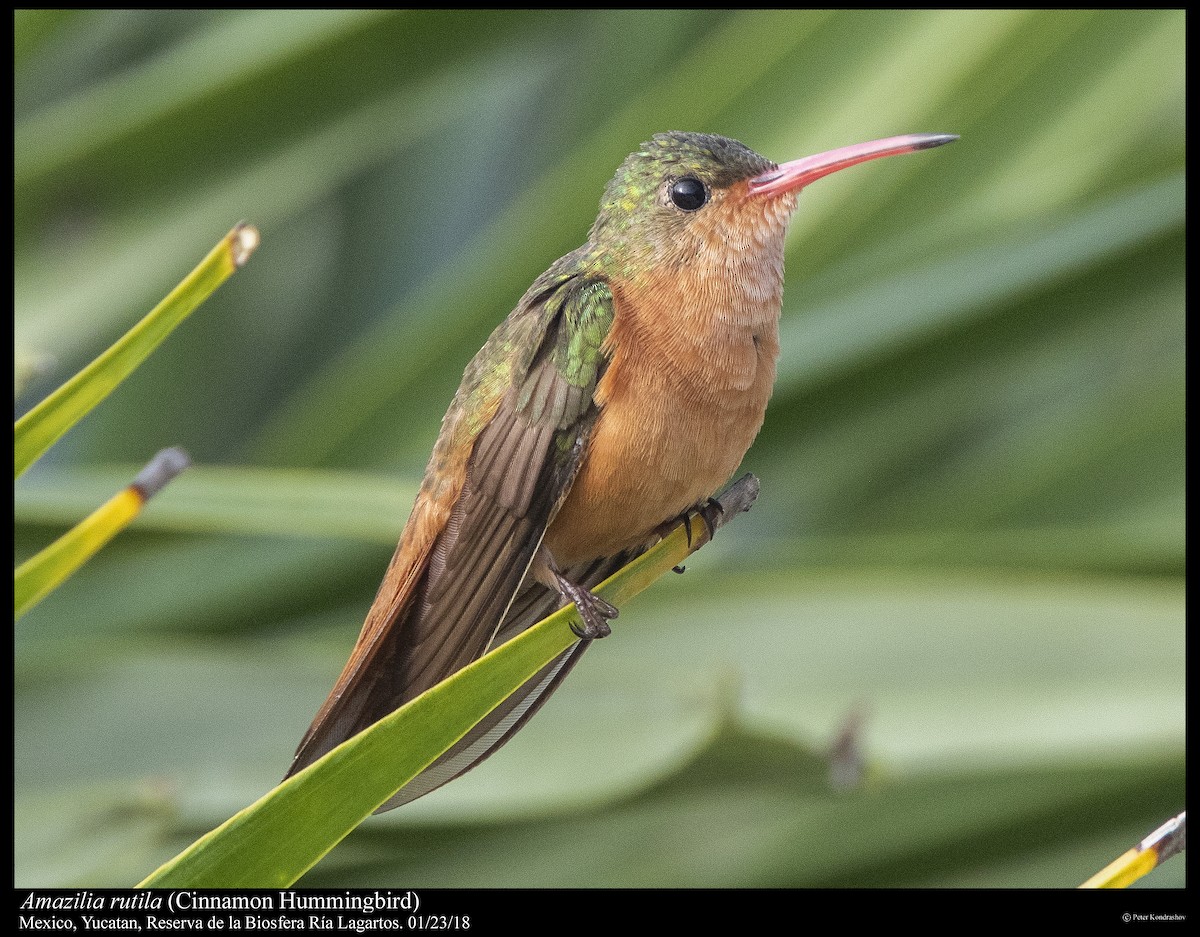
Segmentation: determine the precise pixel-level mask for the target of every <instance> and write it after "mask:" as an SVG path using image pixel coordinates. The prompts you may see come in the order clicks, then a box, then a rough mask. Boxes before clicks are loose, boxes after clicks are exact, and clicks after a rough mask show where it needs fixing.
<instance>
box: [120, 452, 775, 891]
mask: <svg viewBox="0 0 1200 937" xmlns="http://www.w3.org/2000/svg"><path fill="white" fill-rule="evenodd" d="M757 494H758V481H757V479H755V478H754V477H753V476H749V475H748V476H745V477H744V478H742V479H741V480H740V481H738V482H736V483H735V484H734V485H733V486H731V488H730V489H729V490H728V491H727V492H726V493H725V495H724V496H723V498H722V499H721V501H722V505H723V508H724V510H723V511H722V513H721V515H720V517H719V518H718V520H717V524H718V526H720V523H721V522H723V521H727V520H728V519H731V518H733V517H735V516H737V514H739V513H741V512H742V511H744V510H747V509H748V508H749V506H750V504H751V503H753V501H754V498H755V497H757ZM705 523H706V522H705V521H702V520H701V519H700V516H699V515H698V514H692V515H690V517H689V519H688V521H687V523H686V524H680V525H679V526H677V527H676V529H675V530H674V531H673V532H672V533H671V534H670V535H669V536H667V537H666V538H664V539H663V540H662V541H661V542H660V543H658V544H656V545H655V546H654V547H653V548H652V549H650V550H649V551H647V552H646V553H644V554H643V555H642V556H640V557H639V558H638V559H636V560H634V561H633V562H632V563H630V564H628V565H627V566H625V567H624V568H622V569H621V570H619V571H618V572H617V573H615V574H614V575H613V576H610V577H609V578H608V579H607V580H605V582H604V583H602V584H601V585H600V586H599V588H597V589H596V590H595V592H596V594H597V595H599V596H602V597H604V598H605V599H607V600H608V601H610V602H613V603H614V604H617V605H622V604H624V603H625V602H626V601H627V600H628V599H630V598H632V597H633V596H634V595H636V594H637V593H638V592H641V591H642V590H643V589H645V588H646V587H647V586H649V585H650V583H652V582H653V581H654V580H655V579H657V578H659V577H660V576H662V575H665V574H666V573H667V572H668V571H669V570H670V569H671V568H672V567H674V566H676V565H678V564H679V563H680V562H681V561H682V560H684V559H685V558H686V557H687V556H689V555H690V554H691V553H692V552H693V551H694V550H696V549H698V548H699V547H700V546H702V545H703V544H704V543H705V542H706V541H707V539H708V538H707V537H706V536H705V534H704V533H702V532H701V531H702V530H703V527H704V525H705ZM576 614H577V613H575V611H574V607H573V606H568V607H567V608H564V609H560V610H559V611H558V612H555V613H554V614H553V615H551V616H550V617H549V618H546V619H544V620H543V621H541V622H540V623H538V624H536V625H534V626H533V627H531V628H529V629H528V630H527V631H525V632H524V633H522V634H521V635H519V636H518V637H516V638H514V639H513V640H511V641H509V642H507V643H506V644H504V645H502V646H501V647H499V648H497V649H496V650H494V651H492V652H491V653H489V654H487V655H485V656H484V657H481V658H480V659H479V660H477V661H475V662H474V663H472V664H470V665H469V666H467V667H464V668H463V669H462V670H460V671H459V672H458V673H456V674H454V675H453V676H452V677H450V678H449V679H447V680H445V681H443V682H442V683H440V684H438V685H437V686H436V687H434V688H433V689H431V690H429V691H427V692H425V693H423V694H421V695H420V696H419V697H417V698H416V699H414V700H412V701H410V702H409V703H407V704H405V705H404V706H402V707H400V708H399V709H398V710H396V711H395V712H394V713H392V714H391V715H390V716H387V717H386V718H384V719H382V720H380V721H379V722H377V723H376V724H375V725H374V726H372V727H371V728H369V729H367V730H365V731H364V732H361V733H359V734H358V735H356V736H355V737H354V738H352V739H350V740H349V741H347V742H344V743H343V744H341V745H339V746H338V747H337V748H335V749H334V750H333V751H331V752H330V753H329V754H327V755H326V756H325V757H323V758H322V759H320V760H319V761H318V762H316V763H315V764H313V765H310V766H309V767H308V768H306V769H305V770H304V771H301V772H300V773H299V774H297V775H295V776H294V777H292V778H289V779H288V780H286V781H284V782H283V783H282V784H280V785H279V786H278V787H276V788H275V789H274V790H272V791H270V792H269V793H267V794H266V795H264V796H263V797H262V798H260V799H259V800H258V801H257V802H256V803H254V804H252V805H251V806H249V807H247V808H246V809H245V810H242V811H240V812H239V813H237V814H235V815H234V816H233V817H231V818H230V819H229V820H227V821H226V822H225V823H223V824H222V825H221V826H219V827H217V829H215V830H213V831H212V832H211V833H209V834H207V835H206V836H204V837H202V838H201V839H199V840H197V841H196V842H195V843H193V844H192V845H191V846H189V847H188V848H187V849H186V850H184V851H183V852H182V853H180V854H179V855H178V856H177V857H176V858H174V859H172V860H171V861H170V862H167V863H166V864H165V865H163V866H162V867H160V868H159V869H158V870H157V871H155V872H154V873H153V874H151V875H150V876H149V877H148V878H146V879H145V880H144V881H142V882H141V883H140V887H143V888H204V887H209V888H235V887H257V888H265V887H287V886H289V885H291V884H292V883H293V882H295V881H296V880H297V879H298V878H299V877H300V876H301V875H303V874H304V873H305V872H306V871H308V869H310V868H311V867H312V866H313V865H315V864H316V863H317V862H318V861H319V860H320V859H321V857H322V856H324V855H325V854H326V853H327V852H329V850H331V849H332V848H333V847H334V846H336V845H337V844H338V843H339V842H340V841H341V840H342V839H343V838H344V837H345V836H346V835H347V834H348V833H349V832H350V831H351V830H352V829H354V827H356V826H357V825H358V824H359V823H361V822H362V821H363V820H364V819H366V818H367V817H368V816H370V815H371V813H372V812H373V811H374V810H375V809H376V808H378V807H379V806H380V805H382V804H383V803H385V802H386V801H387V800H388V798H390V797H391V796H392V795H393V794H394V793H395V792H396V791H397V790H399V789H400V788H401V787H403V786H404V785H405V784H406V783H408V781H410V780H411V779H412V778H414V777H416V776H417V774H419V773H420V772H421V770H422V769H423V768H424V767H425V766H427V765H428V764H430V763H431V762H432V761H433V760H434V759H436V758H437V757H438V756H439V755H440V754H441V753H442V752H444V751H445V750H446V749H448V748H449V747H450V746H451V745H453V744H454V743H455V742H456V741H457V740H458V739H460V738H462V736H463V735H465V734H466V733H467V731H468V730H469V729H470V728H471V727H472V726H473V725H475V723H477V722H478V721H479V720H480V719H482V718H483V717H484V716H486V715H487V714H488V713H489V712H491V711H492V710H493V709H494V708H495V707H496V706H497V705H499V704H500V703H501V702H503V700H504V699H506V698H507V697H508V696H510V695H511V694H512V693H513V692H514V691H515V690H516V689H517V688H518V687H520V686H521V684H523V683H524V682H525V681H526V680H528V679H529V678H531V677H532V676H533V675H534V674H536V673H537V672H538V671H539V670H541V668H542V667H544V666H546V664H548V663H549V662H550V661H552V660H553V659H554V658H555V657H557V656H558V655H559V654H561V653H562V652H563V651H564V650H566V649H567V648H568V647H570V646H571V644H572V643H573V642H574V641H575V640H577V639H576V637H575V635H574V634H573V633H572V631H571V630H570V628H569V626H568V623H569V621H570V620H571V617H572V616H573V615H576Z"/></svg>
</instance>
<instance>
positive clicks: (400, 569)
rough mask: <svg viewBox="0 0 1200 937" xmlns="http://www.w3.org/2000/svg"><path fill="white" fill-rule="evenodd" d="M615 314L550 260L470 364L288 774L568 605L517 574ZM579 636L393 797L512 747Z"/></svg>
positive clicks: (588, 413) (567, 471) (523, 572)
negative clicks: (388, 559)
mask: <svg viewBox="0 0 1200 937" xmlns="http://www.w3.org/2000/svg"><path fill="white" fill-rule="evenodd" d="M565 260H569V257H568V258H566V259H565ZM543 281H544V282H543ZM612 314H613V312H612V296H611V293H609V291H608V289H607V287H606V286H605V285H604V284H603V283H600V282H598V281H589V280H587V279H585V278H582V277H576V276H567V275H564V274H562V273H561V272H559V273H556V272H555V270H554V268H552V269H551V271H549V272H548V273H547V275H546V276H544V277H543V278H542V280H540V281H539V283H538V284H535V285H534V287H532V288H531V289H530V292H529V293H528V294H527V295H526V297H525V299H524V300H523V301H522V305H521V306H519V307H518V309H517V310H516V311H515V312H514V313H513V315H512V316H510V317H509V319H508V320H506V321H505V323H504V324H502V325H501V326H500V328H498V329H497V330H496V332H495V333H493V336H492V338H491V339H489V342H488V344H487V345H485V346H484V348H483V350H482V351H481V352H480V354H479V355H477V356H476V359H475V360H474V361H473V362H472V364H471V365H469V366H468V368H467V371H466V374H465V375H464V379H463V385H462V386H461V387H460V389H459V392H458V395H456V397H455V403H454V404H453V405H452V406H451V410H450V412H449V413H448V414H447V416H446V419H445V421H443V426H442V433H441V435H440V436H439V439H438V444H437V446H436V447H435V449H434V454H433V457H432V458H431V459H430V467H429V471H428V472H427V475H426V479H425V482H424V483H423V484H422V493H421V495H420V496H419V498H418V503H417V506H416V507H415V508H414V510H413V517H411V518H410V520H409V525H408V526H407V527H406V529H405V534H404V535H403V536H402V538H401V543H400V546H399V547H398V548H397V552H396V556H394V557H393V560H392V565H391V566H390V567H389V573H388V576H386V577H385V580H384V583H383V585H381V587H380V590H379V593H378V595H377V596H376V599H375V603H374V604H373V605H372V608H371V610H370V611H369V612H368V615H367V621H366V623H365V624H364V626H363V631H362V634H361V635H360V636H359V640H358V642H357V644H356V645H355V649H354V651H353V652H352V654H351V658H350V661H349V662H348V663H347V665H346V668H345V669H344V670H343V672H342V675H341V677H339V679H338V682H337V683H336V684H335V686H334V689H333V691H332V692H331V693H330V695H329V698H328V699H327V700H326V702H325V705H324V706H322V708H321V710H320V711H319V712H318V714H317V718H316V719H315V720H314V721H313V725H312V726H311V727H310V728H309V731H308V732H307V733H306V735H305V737H304V739H303V740H302V741H301V744H300V747H299V748H298V749H297V752H296V757H295V759H294V761H293V764H292V767H291V770H290V771H289V775H290V774H293V773H295V772H296V771H299V770H300V769H301V768H303V767H305V766H307V765H308V764H311V763H312V762H313V761H315V760H316V759H317V758H319V757H320V756H321V755H323V754H325V753H326V752H328V751H330V750H331V749H333V748H334V747H336V746H337V745H338V744H340V743H341V742H342V741H344V740H345V739H347V738H349V737H350V736H351V735H354V734H356V733H357V732H359V731H361V730H362V729H364V728H366V727H367V726H369V725H371V724H372V723H374V722H376V721H378V720H379V719H381V718H383V717H384V716H386V715H387V714H388V713H390V712H392V711H393V710H395V709H396V708H398V707H399V706H400V705H402V704H403V703H405V702H407V701H409V700H411V699H413V698H414V697H416V696H418V695H419V694H420V693H423V692H424V691H425V690H427V689H429V688H430V687H432V686H434V685H436V684H437V683H440V682H441V681H442V680H444V679H445V678H446V677H448V676H450V675H451V674H452V673H455V672H456V671H458V670H459V669H461V668H462V667H464V666H466V665H467V664H468V663H470V662H471V661H473V660H475V659H476V658H478V657H479V656H481V655H482V654H483V653H484V652H485V651H486V650H487V648H488V646H489V644H490V643H491V642H492V641H493V639H494V638H500V639H505V640H506V639H507V638H508V637H511V636H512V635H515V634H517V633H519V632H520V631H521V630H524V629H525V628H527V627H528V626H529V625H530V624H533V623H534V622H535V621H538V620H540V618H542V617H545V614H548V613H549V612H550V611H552V610H553V609H554V608H555V607H557V606H558V605H559V604H561V599H560V598H559V596H558V595H557V593H554V592H552V591H551V590H547V589H545V588H544V587H542V586H540V585H538V584H537V583H534V582H529V583H526V584H525V585H524V587H522V583H525V580H526V578H527V573H528V569H529V566H530V563H531V561H532V559H533V556H534V553H535V552H536V550H537V548H538V545H539V544H540V543H541V539H542V536H543V535H544V533H545V530H546V527H547V526H548V525H549V523H550V521H551V520H552V519H553V516H554V513H555V511H556V510H557V508H558V506H559V505H560V504H561V503H562V500H563V499H564V498H565V497H566V495H567V492H568V491H569V489H570V484H571V481H572V480H573V479H574V476H575V473H576V471H577V470H578V463H579V459H580V458H581V457H582V455H583V453H584V451H585V450H586V440H587V436H588V433H589V432H590V430H591V426H592V425H593V423H594V421H595V418H596V416H597V414H598V412H599V411H598V409H597V405H596V404H595V402H594V400H593V396H592V395H593V392H594V390H595V387H596V383H597V381H598V380H599V378H600V376H601V375H602V373H603V369H604V366H605V365H606V364H607V358H606V357H605V356H604V355H603V354H602V353H601V344H602V342H603V339H604V336H605V335H606V334H607V330H608V327H609V325H610V324H611V321H612ZM530 335H534V336H540V341H539V340H535V341H534V342H533V343H532V349H533V350H532V351H529V350H528V349H529V343H528V342H523V341H522V339H527V338H528V337H529V336H530ZM581 355H582V356H583V357H582V358H581V357H580V356H581ZM497 374H501V375H507V377H508V380H507V383H502V382H498V381H497V380H496V377H495V376H496V375H497ZM479 412H483V413H486V414H487V419H486V422H485V423H484V424H483V425H482V426H480V428H479V429H478V430H477V431H476V432H475V435H474V437H473V438H469V437H470V422H469V421H470V414H472V413H479ZM464 427H466V428H465V429H464ZM464 434H466V435H467V437H468V438H466V439H464ZM456 453H457V454H459V455H458V459H459V461H456ZM460 463H461V469H458V470H456V468H455V467H456V466H458V465H460ZM456 471H457V475H456V474H455V472H456ZM447 477H449V478H450V480H451V484H452V486H453V488H452V490H451V492H450V496H449V497H446V495H445V490H446V488H445V486H446V480H447ZM447 503H448V504H449V507H448V510H447V509H446V508H444V507H443V508H441V510H440V511H439V510H438V508H439V507H440V506H441V505H443V504H447ZM427 516H428V517H433V518H435V523H434V524H430V523H429V522H428V521H427V520H426V521H425V527H426V528H432V529H431V530H427V531H426V532H425V534H424V535H423V536H418V534H417V533H416V532H414V526H415V525H418V523H419V520H420V518H425V517H427ZM437 518H440V523H437V522H436V519H437ZM406 544H407V547H406ZM614 568H615V567H614ZM582 572H584V573H586V572H587V571H586V570H585V571H582ZM514 599H516V600H517V601H516V607H515V608H513V609H511V610H510V606H513V605H514ZM535 612H541V614H538V617H536V618H531V617H530V616H531V615H532V614H534V613H535ZM585 646H586V642H583V643H581V644H580V645H576V646H574V647H572V648H570V649H568V650H567V651H565V652H564V653H563V654H562V655H560V657H559V658H557V659H556V660H555V661H553V662H551V664H549V665H547V667H546V668H544V669H543V670H542V671H541V672H540V673H539V674H538V675H536V676H535V677H534V678H532V679H531V680H530V681H528V682H527V683H526V684H525V685H524V686H522V687H521V688H520V690H518V692H517V693H515V694H513V695H512V696H511V697H510V698H509V699H508V700H506V701H505V702H504V703H503V704H502V705H501V706H500V707H498V708H497V709H496V710H495V711H494V712H493V713H492V714H490V715H489V717H488V718H487V719H485V720H484V721H483V722H481V723H480V724H479V725H478V726H476V727H475V729H473V730H472V731H471V732H470V733H468V734H467V736H465V737H464V738H463V739H462V740H460V742H459V743H457V744H456V745H455V746H454V747H453V748H452V749H451V750H450V751H448V752H447V753H446V754H444V755H443V756H442V758H440V759H438V761H437V762H435V763H434V765H431V766H430V767H429V768H428V769H426V771H425V772H424V773H423V774H422V775H421V776H419V777H418V778H416V779H414V781H413V782H412V783H411V784H410V785H408V787H406V788H405V790H404V791H402V792H400V794H398V795H397V796H396V798H393V800H392V801H390V802H389V804H388V805H386V806H389V807H390V806H395V805H396V804H397V803H401V802H407V801H408V800H411V799H414V798H415V797H417V796H420V794H421V793H424V792H425V791H427V790H432V789H433V787H436V786H438V785H440V784H441V783H444V782H445V780H449V779H450V778H451V777H456V776H457V775H458V774H461V773H462V772H463V771H465V770H467V769H468V768H469V767H471V766H472V765H474V764H476V763H478V761H480V760H482V759H483V758H485V757H487V755H489V754H491V753H492V752H493V751H495V750H496V749H497V748H498V747H499V746H500V745H502V744H504V742H505V741H507V739H508V738H510V737H511V736H512V734H513V733H514V732H515V731H517V729H519V728H520V726H522V725H524V723H525V721H526V720H527V719H528V718H529V716H531V715H532V714H533V712H535V711H536V709H537V708H538V707H539V706H540V705H541V703H542V702H543V701H544V700H545V698H546V697H547V696H548V695H549V694H550V693H551V692H552V691H553V689H554V688H555V687H557V685H558V682H559V681H560V680H561V678H562V677H563V676H565V674H566V673H567V672H568V671H569V670H570V668H571V667H572V666H573V665H574V662H575V661H576V660H577V659H578V656H579V655H580V654H582V648H583V647H585ZM450 768H453V771H452V772H451V773H450V774H449V775H448V776H447V775H446V772H447V771H448V770H449V769H450ZM439 778H443V779H442V780H438V779H439ZM385 809H386V808H385Z"/></svg>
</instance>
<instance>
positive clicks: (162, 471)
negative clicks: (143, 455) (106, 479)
mask: <svg viewBox="0 0 1200 937" xmlns="http://www.w3.org/2000/svg"><path fill="white" fill-rule="evenodd" d="M188 464H189V459H188V456H187V453H185V452H183V451H182V450H180V449H164V450H163V451H162V452H160V453H158V454H157V455H156V456H155V457H154V458H153V459H152V460H151V461H150V462H149V464H147V465H146V467H145V468H144V469H142V471H141V472H140V473H139V474H138V477H137V478H135V479H134V481H133V483H132V484H130V485H129V486H128V487H126V488H124V489H122V490H121V491H119V492H117V494H115V495H114V496H113V497H111V498H110V499H109V500H108V501H106V502H105V503H104V504H103V505H101V506H100V507H99V508H97V509H96V510H95V511H94V512H92V514H90V515H89V516H88V517H87V518H85V519H84V520H83V521H82V522H80V523H79V524H77V525H76V526H75V527H72V528H71V529H70V530H69V531H67V532H66V533H65V534H63V535H62V536H61V537H59V538H58V539H57V540H55V541H54V543H52V544H50V545H49V546H48V547H46V548H45V549H43V550H41V551H40V552H39V553H38V554H37V555H36V556H33V557H30V558H29V559H28V560H26V561H25V562H24V563H22V564H21V565H20V566H18V567H17V570H16V572H15V573H14V576H13V600H14V602H13V604H14V612H13V613H14V616H15V617H17V618H20V617H21V616H22V615H24V614H25V613H26V612H27V611H29V609H31V608H32V607H33V606H34V605H36V604H37V603H38V602H40V601H41V600H42V599H43V598H45V597H46V596H47V595H49V593H50V592H51V591H53V590H54V589H55V588H57V587H58V586H59V585H60V584H61V583H62V582H63V581H64V580H66V578H67V577H68V576H70V575H71V574H72V573H74V572H75V570H77V569H78V568H79V567H80V566H82V565H83V564H84V563H86V562H87V561H88V560H89V559H90V558H91V557H92V556H93V555H95V553H96V552H97V551H98V550H99V549H100V548H101V547H103V546H104V545H105V544H106V543H108V541H110V540H111V539H112V538H113V537H115V536H116V535H117V534H118V533H120V532H121V531H122V530H124V529H125V527H126V526H128V525H129V524H130V523H131V522H132V521H133V519H134V518H136V517H137V516H138V514H139V513H141V510H142V507H143V506H144V505H145V503H146V501H148V500H149V499H150V498H152V497H153V496H154V495H155V494H156V493H157V492H158V491H159V490H160V489H161V488H162V487H163V486H164V485H165V484H167V482H169V481H170V480H171V479H172V478H174V477H175V476H176V475H178V474H179V473H180V472H182V471H183V470H184V469H185V468H187V466H188Z"/></svg>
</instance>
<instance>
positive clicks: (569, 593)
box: [554, 572, 620, 641]
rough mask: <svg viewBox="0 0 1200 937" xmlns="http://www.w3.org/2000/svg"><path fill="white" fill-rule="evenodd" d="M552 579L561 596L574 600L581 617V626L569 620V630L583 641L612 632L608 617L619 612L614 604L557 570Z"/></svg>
mask: <svg viewBox="0 0 1200 937" xmlns="http://www.w3.org/2000/svg"><path fill="white" fill-rule="evenodd" d="M554 580H555V583H556V585H557V586H558V591H559V593H560V594H561V595H562V597H563V598H564V599H566V600H567V601H569V602H574V603H575V607H576V608H577V609H579V617H580V618H582V619H583V626H582V627H580V625H579V624H578V623H577V622H571V630H572V631H573V632H575V635H576V636H577V637H580V638H583V640H585V641H593V640H595V639H596V638H607V637H608V636H609V635H610V634H612V629H611V628H610V627H609V626H608V622H609V619H612V618H616V617H617V616H618V615H619V614H620V611H619V610H618V609H617V608H616V606H614V605H612V604H610V603H609V602H605V601H604V599H602V598H600V596H598V595H593V594H592V593H591V592H589V591H588V590H587V589H585V588H583V586H578V585H576V584H575V583H573V582H571V581H570V580H568V579H567V578H566V577H565V576H563V575H562V574H561V573H559V572H555V573H554Z"/></svg>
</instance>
